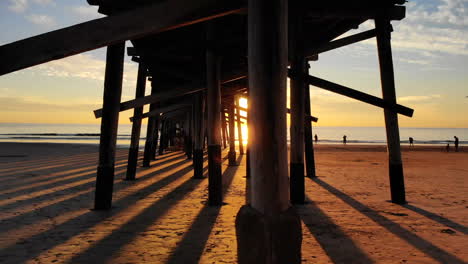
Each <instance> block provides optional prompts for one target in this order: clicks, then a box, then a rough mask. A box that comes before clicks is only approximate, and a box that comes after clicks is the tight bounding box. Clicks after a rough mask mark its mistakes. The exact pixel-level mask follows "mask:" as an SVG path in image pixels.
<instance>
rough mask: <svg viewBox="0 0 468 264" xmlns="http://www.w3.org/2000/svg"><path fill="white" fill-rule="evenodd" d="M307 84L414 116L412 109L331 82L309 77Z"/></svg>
mask: <svg viewBox="0 0 468 264" xmlns="http://www.w3.org/2000/svg"><path fill="white" fill-rule="evenodd" d="M288 74H289V77H292V78H294V73H293V72H292V71H291V70H288ZM307 82H308V83H309V84H310V85H313V86H316V87H319V88H322V89H325V90H327V91H330V92H334V93H337V94H341V95H344V96H347V97H350V98H353V99H356V100H359V101H361V102H365V103H368V104H371V105H374V106H378V107H381V108H385V109H388V110H390V111H393V112H395V113H399V114H402V115H404V116H408V117H412V116H413V112H414V110H413V109H411V108H408V107H406V106H402V105H399V104H396V103H391V102H387V101H384V100H383V99H381V98H378V97H376V96H373V95H369V94H366V93H363V92H360V91H357V90H354V89H351V88H349V87H346V86H343V85H339V84H336V83H333V82H329V81H327V80H324V79H320V78H317V77H314V76H311V75H308V76H307Z"/></svg>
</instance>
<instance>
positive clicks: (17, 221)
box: [0, 156, 189, 232]
mask: <svg viewBox="0 0 468 264" xmlns="http://www.w3.org/2000/svg"><path fill="white" fill-rule="evenodd" d="M178 160H180V161H178ZM173 161H177V162H176V163H174V164H171V165H168V166H165V167H163V166H164V165H165V164H167V163H170V162H173ZM188 163H189V161H188V160H186V159H185V158H183V157H182V156H177V157H171V158H168V159H165V160H161V161H159V162H158V163H156V165H157V166H156V167H152V168H149V169H145V170H143V171H140V173H139V174H140V175H141V174H143V175H144V176H141V177H139V178H138V179H147V178H151V177H152V176H154V175H157V174H162V173H165V172H167V171H170V170H173V169H175V168H177V167H179V166H182V165H184V164H188ZM152 165H153V166H154V165H155V164H152ZM122 166H123V165H119V166H116V168H117V167H122ZM159 167H162V168H159ZM154 169H157V170H154ZM125 171H126V169H121V170H118V171H116V172H115V179H116V180H118V179H120V178H122V177H123V175H124V173H125ZM146 171H151V173H149V174H147V173H146ZM95 175H96V173H95V171H94V170H93V172H92V173H90V174H87V175H86V176H83V177H80V179H81V178H83V179H85V178H88V179H90V180H92V179H93V178H94V177H95ZM94 185H95V182H94V181H89V182H86V183H82V184H78V185H75V186H72V187H69V188H65V189H62V190H60V191H54V192H48V193H45V194H42V195H38V196H36V197H33V198H29V199H23V200H19V201H16V202H13V203H10V204H8V205H5V206H0V209H5V210H7V209H8V210H11V209H14V208H16V207H18V206H27V205H30V204H37V203H40V202H46V201H48V200H50V199H53V198H58V197H59V196H61V195H70V194H73V193H78V192H82V191H86V190H88V191H87V192H85V193H81V194H79V195H77V196H73V197H70V198H68V199H65V200H62V201H60V202H56V203H50V204H48V205H46V206H44V207H41V208H40V210H42V211H48V212H50V211H56V210H58V209H59V208H60V207H61V205H62V204H65V203H68V202H70V201H77V200H83V199H88V196H89V195H90V194H91V193H92V192H93V191H94V189H93V187H94ZM130 186H131V183H126V182H121V181H117V182H116V183H115V184H114V189H115V190H116V191H119V190H122V189H126V188H128V187H130ZM44 190H46V189H44ZM11 200H14V197H13V198H11ZM34 214H36V212H35V211H29V212H24V213H22V214H19V215H16V216H14V217H11V218H5V219H2V223H8V222H9V223H13V225H12V226H11V227H9V225H4V226H3V227H2V228H1V230H2V231H3V232H5V231H8V230H9V229H11V228H19V227H20V226H21V223H24V220H23V219H32V216H33V215H34Z"/></svg>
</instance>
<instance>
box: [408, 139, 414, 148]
mask: <svg viewBox="0 0 468 264" xmlns="http://www.w3.org/2000/svg"><path fill="white" fill-rule="evenodd" d="M413 142H414V139H413V138H412V137H410V138H409V145H410V147H411V146H413V147H414V144H413Z"/></svg>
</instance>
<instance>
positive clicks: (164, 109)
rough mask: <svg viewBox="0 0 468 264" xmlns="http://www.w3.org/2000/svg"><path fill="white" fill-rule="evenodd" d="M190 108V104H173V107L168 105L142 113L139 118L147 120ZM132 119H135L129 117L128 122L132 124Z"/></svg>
mask: <svg viewBox="0 0 468 264" xmlns="http://www.w3.org/2000/svg"><path fill="white" fill-rule="evenodd" d="M191 106H192V105H191V104H174V105H170V106H166V107H161V108H158V109H156V110H153V111H149V112H146V113H144V114H143V115H142V116H141V117H140V118H141V119H144V118H148V117H151V116H158V115H160V114H163V113H167V112H171V111H175V110H179V109H181V108H186V107H191ZM134 119H135V117H134V116H132V117H130V122H133V120H134Z"/></svg>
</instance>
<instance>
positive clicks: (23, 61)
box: [0, 0, 245, 75]
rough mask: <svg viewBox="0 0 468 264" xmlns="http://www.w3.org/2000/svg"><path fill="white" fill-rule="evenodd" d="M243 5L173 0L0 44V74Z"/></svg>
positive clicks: (229, 11) (213, 0)
mask: <svg viewBox="0 0 468 264" xmlns="http://www.w3.org/2000/svg"><path fill="white" fill-rule="evenodd" d="M244 9H245V6H244V4H243V3H242V1H219V0H197V1H185V0H173V1H162V2H158V3H155V4H153V5H148V6H143V7H140V8H136V9H133V10H129V11H127V12H123V13H121V14H117V15H113V16H109V17H104V18H99V19H95V20H91V21H88V22H85V23H81V24H77V25H74V26H71V27H66V28H62V29H59V30H55V31H51V32H48V33H45V34H41V35H37V36H34V37H31V38H27V39H23V40H19V41H16V42H13V43H10V44H6V45H3V46H0V58H2V61H3V62H6V63H0V75H3V74H7V73H10V72H13V71H17V70H21V69H24V68H28V67H31V66H34V65H38V64H41V63H45V62H48V61H51V60H56V59H61V58H64V57H68V56H71V55H75V54H78V53H82V52H85V51H89V50H93V49H97V48H101V47H105V46H108V45H111V44H114V43H119V42H122V41H125V40H129V39H136V38H141V37H143V36H145V35H148V34H154V33H159V32H163V31H168V30H171V29H175V28H179V27H183V26H187V25H190V24H195V23H199V22H202V21H206V20H210V19H214V18H217V17H221V16H225V15H229V14H233V13H237V12H241V11H243V10H244Z"/></svg>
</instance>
